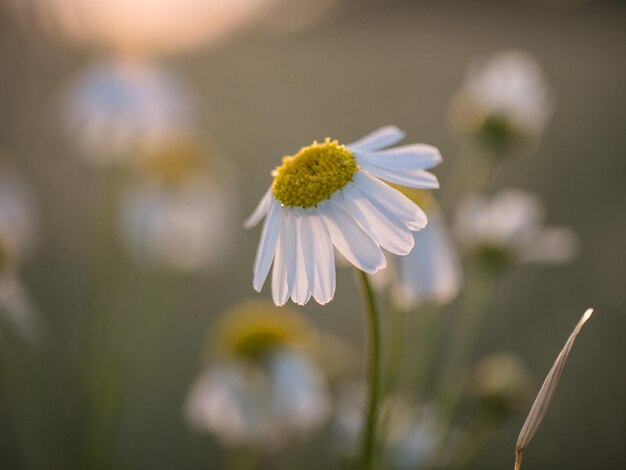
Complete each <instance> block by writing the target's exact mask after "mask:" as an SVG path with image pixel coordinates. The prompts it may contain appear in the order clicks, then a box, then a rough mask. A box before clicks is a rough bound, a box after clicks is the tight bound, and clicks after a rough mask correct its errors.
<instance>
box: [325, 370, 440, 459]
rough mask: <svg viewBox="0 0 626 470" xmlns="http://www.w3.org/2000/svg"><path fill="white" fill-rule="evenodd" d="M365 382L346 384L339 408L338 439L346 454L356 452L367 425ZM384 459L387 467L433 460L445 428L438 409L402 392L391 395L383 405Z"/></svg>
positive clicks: (340, 396) (381, 425) (336, 421)
mask: <svg viewBox="0 0 626 470" xmlns="http://www.w3.org/2000/svg"><path fill="white" fill-rule="evenodd" d="M364 390H365V389H364V387H363V384H359V383H356V382H353V383H349V384H344V387H343V388H342V389H341V390H340V394H339V399H338V403H337V407H336V416H335V431H336V432H337V433H338V434H337V442H338V444H339V447H340V449H341V450H343V451H344V452H345V453H346V454H348V455H350V454H354V453H355V452H356V450H357V448H358V440H359V436H360V433H361V430H362V425H363V417H364V415H363V408H364V402H365V396H364V393H363V392H364ZM379 429H380V430H381V436H380V439H381V447H382V448H381V459H382V461H383V462H384V465H383V468H393V469H399V470H403V469H414V468H422V467H423V466H425V465H427V464H428V463H432V459H433V458H434V457H435V455H434V453H435V451H436V450H437V449H438V445H439V444H440V442H441V440H442V438H443V437H444V432H443V431H444V429H443V427H442V426H441V424H440V423H439V422H438V421H437V416H436V410H435V409H434V408H433V407H432V406H430V405H428V404H425V405H422V406H415V405H412V404H411V403H409V402H408V401H407V400H406V399H405V398H404V397H403V396H401V395H389V396H388V397H387V398H386V399H385V400H384V401H383V403H382V405H381V413H380V424H379Z"/></svg>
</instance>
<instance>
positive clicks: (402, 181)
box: [358, 159, 439, 189]
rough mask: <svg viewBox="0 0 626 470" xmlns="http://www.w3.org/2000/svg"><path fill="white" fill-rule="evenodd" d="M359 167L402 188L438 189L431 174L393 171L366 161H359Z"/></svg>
mask: <svg viewBox="0 0 626 470" xmlns="http://www.w3.org/2000/svg"><path fill="white" fill-rule="evenodd" d="M358 163H359V166H360V167H361V168H363V169H364V170H366V171H368V172H370V173H371V174H373V175H375V176H378V177H379V178H380V179H383V180H385V181H389V182H390V183H395V184H399V185H402V186H410V187H412V188H417V189H438V188H439V181H437V177H436V176H435V175H433V174H432V173H429V172H427V171H424V170H404V171H395V170H390V169H388V168H383V167H382V166H380V165H375V164H373V163H370V162H368V161H366V160H363V159H359V160H358Z"/></svg>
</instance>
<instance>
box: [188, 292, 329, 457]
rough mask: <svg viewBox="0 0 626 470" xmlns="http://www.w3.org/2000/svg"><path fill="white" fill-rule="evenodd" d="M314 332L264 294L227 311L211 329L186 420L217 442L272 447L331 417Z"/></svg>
mask: <svg viewBox="0 0 626 470" xmlns="http://www.w3.org/2000/svg"><path fill="white" fill-rule="evenodd" d="M316 339H317V332H316V330H315V329H314V328H313V326H312V325H310V324H309V323H308V322H307V321H306V320H305V319H304V317H302V316H301V315H299V314H298V313H296V312H293V311H291V310H289V309H278V308H277V307H275V306H274V305H272V304H271V303H269V302H259V301H253V302H247V303H243V304H240V305H238V306H235V307H234V308H233V309H231V310H229V311H228V312H226V313H225V314H224V315H223V316H222V317H221V319H220V320H219V321H218V322H217V323H216V324H215V327H214V329H213V331H212V334H211V336H210V348H211V353H213V354H212V355H213V357H212V360H211V362H210V363H209V364H207V365H206V366H205V368H204V370H203V371H202V372H201V373H200V374H199V376H198V377H197V379H196V381H195V382H194V384H193V386H192V388H191V390H190V393H189V396H188V398H187V402H186V404H185V410H184V411H185V417H186V420H187V422H188V423H189V424H190V425H191V426H192V427H193V428H194V429H196V430H197V431H200V432H208V433H211V434H213V435H214V436H215V437H216V438H217V439H218V440H219V441H220V442H221V443H222V444H223V445H226V446H235V447H244V448H251V449H253V450H257V451H260V452H272V451H276V450H279V449H280V448H281V447H283V446H285V445H287V443H288V442H289V441H290V440H293V439H294V438H296V437H303V436H305V435H306V434H307V433H309V432H311V431H314V430H315V429H318V428H320V427H321V426H322V425H323V424H324V423H325V422H326V420H327V418H328V417H329V413H330V399H329V395H328V392H327V389H326V385H325V380H324V377H323V375H322V373H321V371H320V369H319V367H318V366H317V364H316V363H315V362H313V360H312V357H311V355H310V354H309V353H308V351H309V350H310V348H311V347H312V346H313V344H314V343H315V341H316Z"/></svg>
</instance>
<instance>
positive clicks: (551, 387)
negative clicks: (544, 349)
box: [515, 308, 593, 470]
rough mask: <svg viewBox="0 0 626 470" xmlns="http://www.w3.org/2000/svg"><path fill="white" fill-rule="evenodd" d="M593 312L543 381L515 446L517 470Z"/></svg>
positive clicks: (578, 329) (585, 318)
mask: <svg viewBox="0 0 626 470" xmlns="http://www.w3.org/2000/svg"><path fill="white" fill-rule="evenodd" d="M592 313H593V309H591V308H590V309H587V311H586V312H585V313H584V314H583V316H582V318H581V319H580V321H579V322H578V324H577V325H576V327H575V328H574V331H572V334H571V335H570V336H569V338H568V339H567V342H566V343H565V346H563V349H562V350H561V352H560V353H559V355H558V357H557V358H556V361H554V364H553V365H552V369H550V372H548V375H547V376H546V379H545V380H544V381H543V385H542V386H541V389H540V390H539V393H538V394H537V398H535V402H534V403H533V406H532V408H531V409H530V413H528V417H527V418H526V421H525V422H524V426H522V430H521V431H520V433H519V437H518V438H517V444H516V446H515V470H520V468H521V466H522V450H523V449H524V448H525V447H526V446H527V445H528V443H529V442H530V440H531V439H532V438H533V436H534V435H535V432H536V431H537V428H538V427H539V425H540V424H541V420H543V417H544V416H545V414H546V411H548V406H550V400H552V395H554V391H555V390H556V386H557V385H558V383H559V379H560V378H561V373H562V372H563V367H565V363H566V362H567V356H569V353H570V350H571V349H572V346H573V345H574V340H576V336H578V333H579V332H580V330H581V328H582V327H583V325H584V324H585V322H586V321H587V320H589V317H591V314H592Z"/></svg>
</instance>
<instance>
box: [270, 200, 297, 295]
mask: <svg viewBox="0 0 626 470" xmlns="http://www.w3.org/2000/svg"><path fill="white" fill-rule="evenodd" d="M296 249H297V240H296V230H295V218H294V216H293V214H292V209H291V208H287V207H282V208H281V210H280V236H279V238H278V247H277V249H276V260H275V262H274V270H273V271H272V299H273V300H274V303H275V304H276V305H278V306H282V305H285V303H286V302H287V299H288V298H289V296H290V295H291V292H292V290H293V285H294V281H295V271H296Z"/></svg>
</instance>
